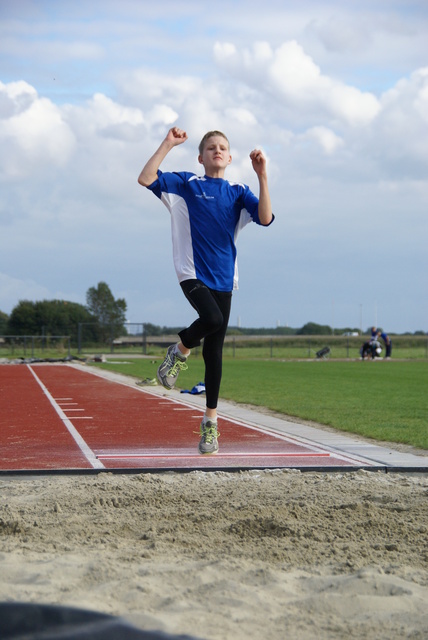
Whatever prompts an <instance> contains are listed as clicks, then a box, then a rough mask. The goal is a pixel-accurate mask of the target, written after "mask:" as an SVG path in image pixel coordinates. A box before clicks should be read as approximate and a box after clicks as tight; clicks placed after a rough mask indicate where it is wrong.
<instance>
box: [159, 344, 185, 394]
mask: <svg viewBox="0 0 428 640" xmlns="http://www.w3.org/2000/svg"><path fill="white" fill-rule="evenodd" d="M185 369H187V364H186V358H185V357H184V356H180V354H179V353H176V351H175V344H172V345H171V346H170V347H168V349H167V352H166V356H165V360H164V361H163V362H162V364H161V365H160V366H159V368H158V371H157V374H156V376H157V379H158V380H159V382H160V384H161V385H162V386H163V387H165V389H174V386H175V383H176V382H177V378H178V374H179V373H180V371H184V370H185Z"/></svg>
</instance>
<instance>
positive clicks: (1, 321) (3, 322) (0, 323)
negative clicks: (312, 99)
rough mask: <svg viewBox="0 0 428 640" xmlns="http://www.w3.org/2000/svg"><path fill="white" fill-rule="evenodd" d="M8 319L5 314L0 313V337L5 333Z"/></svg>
mask: <svg viewBox="0 0 428 640" xmlns="http://www.w3.org/2000/svg"><path fill="white" fill-rule="evenodd" d="M8 319H9V316H8V315H7V313H4V312H3V311H0V336H2V335H3V336H4V335H5V333H6V329H7V321H8Z"/></svg>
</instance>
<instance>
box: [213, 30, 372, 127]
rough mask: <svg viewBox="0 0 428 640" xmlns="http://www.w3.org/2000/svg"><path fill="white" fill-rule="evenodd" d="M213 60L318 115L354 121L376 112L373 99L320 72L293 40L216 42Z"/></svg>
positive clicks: (241, 78)
mask: <svg viewBox="0 0 428 640" xmlns="http://www.w3.org/2000/svg"><path fill="white" fill-rule="evenodd" d="M214 57H215V59H216V61H217V64H218V65H219V66H220V67H221V68H222V69H223V70H224V71H227V72H228V73H230V74H231V75H233V77H235V78H237V79H238V80H239V81H240V82H246V83H249V84H250V85H251V86H253V87H256V88H257V90H258V91H260V92H262V91H267V92H268V93H269V95H270V96H271V97H274V99H275V100H277V101H278V102H279V103H281V104H283V105H284V106H286V107H292V108H295V109H301V110H304V111H307V112H308V113H310V114H315V113H318V117H319V118H321V119H326V118H327V119H333V120H335V119H337V120H339V121H341V122H342V123H344V124H347V125H352V126H357V125H365V124H367V123H369V122H370V121H371V120H373V118H374V117H375V116H376V115H377V114H378V113H379V110H380V105H379V102H378V100H377V98H376V97H375V96H374V95H373V94H371V93H368V92H361V91H359V90H358V89H356V88H355V87H351V86H348V85H346V84H344V83H342V82H340V81H338V80H335V79H333V78H330V77H328V76H326V75H324V74H323V73H322V72H321V70H320V68H319V67H318V65H316V64H315V63H314V61H313V60H312V58H311V57H310V56H309V55H307V54H306V53H305V52H304V50H303V48H302V47H301V46H300V45H299V44H298V43H297V42H296V41H295V40H292V41H289V42H285V43H283V44H282V45H280V46H279V47H277V48H276V49H273V48H272V47H271V46H270V45H269V44H268V43H256V44H255V45H253V47H252V48H251V49H243V50H238V49H237V48H236V47H235V46H234V45H231V44H230V43H219V42H217V43H216V44H215V46H214Z"/></svg>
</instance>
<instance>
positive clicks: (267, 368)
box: [95, 357, 428, 449]
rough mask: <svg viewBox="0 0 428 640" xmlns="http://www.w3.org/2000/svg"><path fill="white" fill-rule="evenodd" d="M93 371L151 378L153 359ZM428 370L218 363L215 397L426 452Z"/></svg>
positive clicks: (185, 384) (195, 363) (383, 364)
mask: <svg viewBox="0 0 428 640" xmlns="http://www.w3.org/2000/svg"><path fill="white" fill-rule="evenodd" d="M123 360H124V358H121V359H120V361H119V362H118V363H114V360H111V361H109V362H107V363H103V364H98V365H95V366H99V367H102V368H106V369H110V370H113V371H120V372H121V373H125V374H128V375H132V376H136V377H140V378H146V377H149V378H153V377H155V375H156V369H157V366H158V364H159V362H160V359H159V360H150V359H136V360H134V361H131V360H130V361H129V362H128V363H124V362H123ZM203 371H204V367H203V362H202V359H201V358H200V357H191V358H190V360H189V369H188V370H187V371H184V372H182V373H181V374H180V378H179V385H178V386H179V387H180V388H182V389H191V388H192V387H193V386H194V385H195V384H197V383H198V382H199V381H200V380H203V378H204V373H203ZM427 389H428V363H427V362H424V361H413V362H405V361H401V362H399V361H397V362H395V361H393V360H392V361H374V362H372V361H364V362H362V361H354V362H335V361H332V360H329V361H313V360H312V361H306V362H281V361H276V360H260V361H259V360H250V359H248V360H242V359H235V358H228V357H226V358H225V360H224V369H223V380H222V387H221V397H222V398H224V399H226V400H234V401H235V402H240V403H245V404H252V405H256V406H263V407H267V408H269V409H272V410H274V411H278V412H280V413H284V414H286V415H289V416H296V417H298V418H301V419H304V420H313V421H315V422H318V423H321V424H325V425H329V426H331V427H334V428H336V429H340V430H342V431H348V432H350V433H357V434H360V435H363V436H366V437H370V438H374V439H376V440H380V441H388V442H397V443H403V444H409V445H413V446H415V447H419V448H423V449H428V394H427Z"/></svg>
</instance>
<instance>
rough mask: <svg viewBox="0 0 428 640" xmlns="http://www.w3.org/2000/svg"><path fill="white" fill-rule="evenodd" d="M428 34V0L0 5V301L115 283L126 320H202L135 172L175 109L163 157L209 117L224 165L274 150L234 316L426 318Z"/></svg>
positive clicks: (427, 325)
mask: <svg viewBox="0 0 428 640" xmlns="http://www.w3.org/2000/svg"><path fill="white" fill-rule="evenodd" d="M427 42H428V7H427V5H426V2H425V1H421V2H404V1H397V2H391V1H387V0H372V1H370V2H368V1H367V2H366V1H362V2H361V1H359V2H352V1H351V2H346V3H343V2H339V1H336V2H335V1H331V2H318V1H317V2H306V1H302V2H299V3H296V2H289V1H283V0H281V1H269V0H267V1H266V2H264V3H260V2H253V1H252V0H250V1H245V2H244V1H243V0H237V1H233V0H232V1H231V0H229V1H228V2H226V1H223V0H220V1H219V2H217V3H215V4H208V3H201V2H196V1H194V0H188V1H187V2H186V1H185V2H182V3H180V4H179V5H177V3H176V2H172V1H171V2H169V1H162V0H161V1H160V2H158V3H147V2H145V1H137V0H123V1H122V2H120V3H117V2H113V1H109V0H105V1H103V2H98V1H97V0H93V1H91V0H88V1H87V2H84V3H76V2H73V1H69V0H61V1H52V0H51V1H37V0H33V1H31V0H14V2H5V1H3V2H0V145H1V149H2V153H1V156H0V190H1V191H0V194H1V195H0V310H1V311H4V312H6V313H10V311H11V310H12V309H13V307H14V306H15V305H16V304H17V303H18V301H19V300H21V299H30V300H41V299H54V298H61V299H67V300H72V301H75V302H79V303H82V304H85V295H86V291H87V290H88V288H89V287H91V286H94V285H96V284H97V283H98V282H100V281H105V282H107V283H108V284H109V286H110V288H111V290H112V292H113V294H114V295H115V297H124V298H125V299H126V301H127V303H128V313H127V317H128V320H129V321H131V322H152V323H155V324H161V325H181V324H183V325H184V324H186V323H187V322H190V321H191V320H192V319H193V311H192V309H191V308H190V307H189V305H188V303H187V302H186V300H185V299H184V297H183V295H182V293H181V290H180V289H179V286H178V283H177V281H176V277H175V273H174V270H173V265H172V257H171V246H170V230H169V214H168V212H167V210H166V209H165V208H164V207H163V206H162V205H161V203H160V202H159V201H158V200H157V199H156V198H154V197H153V195H152V194H150V193H149V192H148V191H146V190H145V189H143V188H141V187H140V186H139V185H138V184H137V177H138V174H139V172H140V170H141V168H142V166H143V165H144V163H145V161H146V159H147V158H148V157H149V156H150V155H151V154H152V153H153V151H154V150H155V149H156V147H157V146H158V145H159V143H160V142H161V140H162V138H163V137H164V136H165V135H166V132H167V131H168V129H169V128H170V127H171V126H174V125H178V126H181V127H182V128H184V129H186V130H187V132H188V135H189V140H188V141H187V143H186V144H185V145H182V146H181V147H179V148H178V149H175V150H174V151H173V152H172V153H171V155H170V156H169V157H168V158H167V160H166V161H165V165H164V168H165V169H167V170H189V171H195V172H196V173H199V172H200V165H198V164H197V162H196V158H197V146H198V143H199V140H200V139H201V137H202V135H203V134H204V133H205V131H207V130H209V129H212V128H219V129H221V130H224V131H225V132H226V133H227V135H228V137H229V139H230V142H231V147H232V156H233V162H232V164H231V166H230V167H229V169H228V172H229V173H228V177H229V178H230V179H239V180H240V181H244V182H246V183H247V184H249V185H250V187H251V188H252V189H253V190H254V191H256V192H257V181H256V179H255V175H254V172H253V171H252V169H251V164H250V161H249V158H248V154H249V152H250V151H251V149H253V148H254V147H256V146H259V147H261V148H262V149H263V150H264V151H265V153H266V155H267V157H268V163H269V165H268V166H269V181H270V190H271V196H272V202H273V208H274V212H275V214H276V220H275V223H274V225H272V227H270V228H269V229H260V228H257V227H256V225H250V227H247V228H246V229H245V230H244V231H243V232H242V234H241V235H240V238H239V241H238V256H239V271H240V289H239V291H237V292H236V293H235V294H234V298H233V307H232V315H231V324H236V323H237V322H238V319H239V321H240V323H241V325H242V326H267V327H273V326H277V324H280V325H288V326H292V327H300V326H302V325H303V324H304V323H306V322H308V321H313V322H318V323H320V324H329V325H330V326H332V325H333V326H335V327H345V326H351V327H360V324H361V323H362V326H363V328H364V329H365V328H366V327H368V326H369V325H372V324H374V323H377V324H378V325H379V326H382V327H383V328H384V329H386V330H387V331H391V332H400V333H401V332H404V331H416V330H425V331H428V321H427V310H428V303H427V300H428V296H427V276H426V274H427V272H428V264H427V250H426V247H427V235H428V234H427V231H428V224H427V212H428V183H427V175H428V145H427V142H426V141H427V140H428V45H427Z"/></svg>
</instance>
